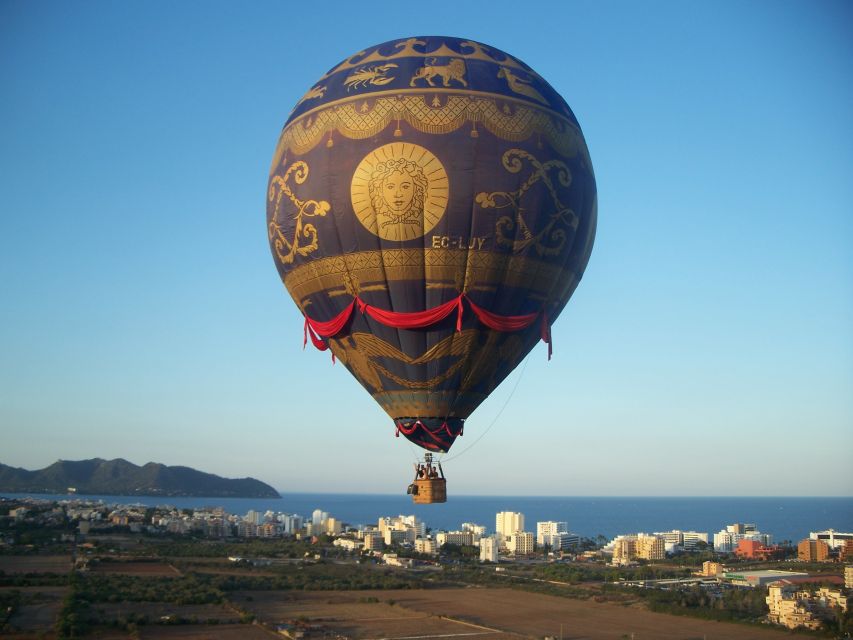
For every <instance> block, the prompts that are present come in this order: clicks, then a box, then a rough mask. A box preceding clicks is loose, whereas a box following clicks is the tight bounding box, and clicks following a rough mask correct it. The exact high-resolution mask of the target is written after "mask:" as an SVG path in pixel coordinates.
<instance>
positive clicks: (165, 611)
mask: <svg viewBox="0 0 853 640" xmlns="http://www.w3.org/2000/svg"><path fill="white" fill-rule="evenodd" d="M92 611H93V612H94V613H95V614H96V615H97V617H98V619H99V620H102V621H105V622H106V621H110V620H117V619H119V618H125V619H127V618H128V616H130V615H136V616H143V615H144V616H147V617H148V619H149V620H150V624H155V623H156V622H157V621H158V620H160V618H162V617H164V616H171V617H173V618H186V619H190V620H191V619H193V618H195V619H196V620H198V621H200V622H202V623H204V622H206V621H208V620H219V621H220V622H221V623H226V624H230V623H234V624H237V623H239V622H240V614H238V613H237V612H235V611H234V610H233V609H231V608H230V607H226V606H222V605H217V604H169V603H164V602H119V603H102V602H99V603H96V604H93V605H92Z"/></svg>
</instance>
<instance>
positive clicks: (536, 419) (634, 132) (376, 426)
mask: <svg viewBox="0 0 853 640" xmlns="http://www.w3.org/2000/svg"><path fill="white" fill-rule="evenodd" d="M416 34H446V35H452V36H460V37H466V38H470V39H474V40H479V41H481V42H485V43H487V44H491V45H493V46H495V47H498V48H500V49H503V50H505V51H507V52H509V53H511V54H513V55H515V56H516V57H519V58H521V59H522V60H524V61H525V62H527V63H528V64H530V65H531V66H532V67H534V68H535V69H536V70H537V71H538V72H539V73H540V74H541V75H542V76H543V77H545V78H546V79H547V80H548V81H549V82H550V83H551V85H552V86H554V87H555V88H556V89H557V90H558V91H559V92H560V93H561V94H562V95H563V96H564V97H565V98H566V100H567V101H568V102H569V104H570V105H571V106H572V108H573V110H574V112H575V114H576V116H577V117H578V120H579V121H580V123H581V126H582V127H583V130H584V134H585V136H586V139H587V143H588V145H589V148H590V152H591V154H592V159H593V164H594V167H595V171H596V178H597V181H598V189H599V227H598V235H597V239H596V246H595V249H594V251H593V255H592V259H591V261H590V264H589V267H588V268H587V272H586V275H585V277H584V280H583V282H582V283H581V285H580V287H579V288H578V290H577V292H576V294H575V296H574V298H573V299H572V301H571V302H570V303H569V306H568V307H567V308H566V311H565V312H564V313H563V315H562V316H561V317H560V319H559V321H558V322H557V323H556V324H555V326H554V329H553V333H554V340H555V353H554V359H553V360H551V362H547V361H546V356H545V351H544V346H542V345H540V347H537V348H536V349H535V350H534V351H533V352H532V353H531V355H530V356H529V357H528V360H527V361H526V362H525V363H524V364H522V365H521V366H520V367H519V369H518V370H517V372H516V373H514V374H512V375H511V376H510V377H509V378H508V379H507V380H506V381H505V382H504V384H503V385H502V386H501V387H500V388H499V389H498V390H497V391H496V392H495V393H494V394H493V396H492V398H490V399H489V400H488V401H487V402H486V403H485V404H484V405H482V406H481V407H480V408H479V409H478V410H477V412H476V413H475V414H474V415H473V416H472V417H471V419H470V420H469V421H468V424H467V426H466V430H465V436H464V438H462V439H461V440H459V441H458V442H457V444H456V446H455V447H454V449H453V451H452V452H451V455H450V456H449V457H448V459H449V461H448V464H447V465H446V471H447V473H448V475H449V476H450V493H451V495H452V494H453V493H454V492H455V493H457V494H538V495H848V496H849V495H853V464H851V462H850V454H851V451H853V179H851V169H853V126H852V125H853V115H851V114H853V83H851V81H850V79H851V78H853V37H851V35H853V9H852V8H851V5H850V4H849V3H846V2H828V1H817V2H808V3H807V2H798V1H794V2H792V1H784V0H783V1H778V2H716V1H715V2H690V3H686V2H671V3H670V2H650V3H644V4H641V3H631V2H553V3H538V4H526V5H525V4H519V3H517V2H494V1H492V2H471V3H460V2H431V3H429V7H428V9H426V8H425V5H424V6H421V5H415V4H412V5H411V8H409V7H408V6H406V5H401V4H397V5H387V4H381V5H380V4H372V3H326V4H324V5H312V4H310V3H308V4H305V3H302V4H296V3H285V2H278V3H272V2H270V3H264V2H255V3H250V4H248V5H247V6H240V5H238V4H237V3H226V2H189V1H188V2H181V3H166V2H147V3H142V2H137V3H117V2H103V1H92V2H78V3H64V2H55V3H54V2H40V1H36V2H24V1H10V0H5V1H4V2H3V3H0V83H2V87H3V91H2V93H3V99H2V100H0V123H2V124H1V125H0V127H2V129H0V131H2V138H0V140H2V143H0V283H2V295H0V363H2V364H0V429H2V444H0V462H3V463H5V464H11V465H14V466H22V467H25V468H30V469H34V468H41V467H43V466H46V465H47V464H50V463H51V462H53V461H55V460H56V459H59V458H64V459H82V458H90V457H96V456H98V457H103V458H113V457H124V458H127V459H129V460H131V461H132V462H135V463H137V464H143V463H145V462H148V461H150V460H153V461H158V462H163V463H166V464H184V465H189V466H194V467H197V468H200V469H203V470H205V471H209V472H213V473H218V474H220V475H225V476H230V477H242V476H248V475H251V476H254V477H258V478H260V479H262V480H265V481H267V482H269V483H271V484H272V485H274V486H275V487H276V488H278V489H280V490H284V491H328V492H338V491H365V492H382V493H394V492H397V491H401V490H404V488H405V485H406V484H407V483H408V482H409V480H410V474H411V466H410V464H411V462H412V460H413V458H414V453H415V452H414V449H413V448H412V447H411V446H409V445H408V444H407V443H406V442H405V441H404V440H403V439H395V438H394V437H393V427H392V425H391V423H390V420H389V419H388V418H387V416H386V415H385V414H384V412H382V410H381V409H379V408H378V406H376V405H375V404H374V403H373V401H372V399H371V398H370V397H369V396H368V395H367V394H366V393H365V392H364V391H363V390H362V388H361V387H360V386H359V385H358V384H357V383H356V382H355V381H354V380H352V379H351V378H350V377H349V375H348V373H347V372H346V370H345V369H344V368H343V367H340V366H335V367H332V366H331V364H330V363H329V360H328V358H327V357H326V356H325V355H321V354H318V353H316V352H313V351H305V352H303V351H302V349H301V347H302V343H301V339H302V333H301V322H300V316H299V314H298V312H297V310H296V307H295V306H294V305H293V303H292V302H291V300H290V298H289V296H288V295H287V294H286V292H285V291H284V289H283V286H282V285H281V283H280V281H279V280H278V276H277V274H276V271H275V267H274V265H273V261H272V258H271V256H270V253H269V249H268V246H267V241H266V229H265V190H266V180H267V173H268V169H269V163H270V159H271V157H272V153H273V149H274V146H275V143H276V141H277V137H278V133H279V131H280V129H281V126H282V125H283V123H284V121H285V119H286V118H287V114H288V113H289V111H290V109H291V108H292V107H293V105H294V104H295V103H296V101H297V100H298V99H299V98H300V97H301V96H302V94H303V93H304V92H305V90H306V89H307V88H309V87H310V86H312V85H313V84H314V82H315V80H316V79H317V78H319V77H320V76H321V75H322V74H323V73H324V72H325V71H326V70H327V69H329V68H330V67H332V66H333V65H334V64H336V63H337V62H338V61H340V60H341V59H343V58H344V57H346V56H349V55H351V54H353V53H355V52H356V51H358V50H360V49H362V48H364V47H367V46H370V45H372V44H377V43H379V42H384V41H387V40H391V39H394V38H398V37H406V36H410V35H416ZM482 434H485V435H484V436H483V437H482V439H480V440H479V441H477V442H476V445H475V446H473V447H472V446H471V445H472V444H473V443H474V442H475V441H476V440H477V438H478V437H479V436H480V435H482ZM469 448H470V450H468V449H469ZM453 457H456V459H455V460H451V459H450V458H453ZM497 469H500V473H495V470H497Z"/></svg>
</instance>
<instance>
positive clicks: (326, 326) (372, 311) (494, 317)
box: [302, 293, 553, 362]
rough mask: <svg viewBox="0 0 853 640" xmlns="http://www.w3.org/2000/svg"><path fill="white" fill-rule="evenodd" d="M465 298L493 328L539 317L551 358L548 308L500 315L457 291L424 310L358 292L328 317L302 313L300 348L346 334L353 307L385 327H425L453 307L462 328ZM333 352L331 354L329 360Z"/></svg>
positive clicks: (323, 345) (515, 327)
mask: <svg viewBox="0 0 853 640" xmlns="http://www.w3.org/2000/svg"><path fill="white" fill-rule="evenodd" d="M463 302H466V303H467V304H468V307H469V308H470V309H471V311H473V312H474V315H475V316H476V317H477V319H478V320H479V321H480V322H481V323H482V324H483V325H485V326H486V327H488V328H489V329H492V330H494V331H506V332H512V331H521V330H523V329H527V328H528V327H529V326H531V325H532V324H533V323H534V322H535V321H536V319H537V318H539V320H540V326H539V335H540V338H541V339H542V341H543V342H545V343H546V344H547V345H548V359H549V360H550V359H551V354H552V346H553V341H552V338H551V323H550V322H549V320H548V312H547V310H546V309H545V308H544V307H543V308H542V309H541V310H540V311H535V312H533V313H527V314H523V315H516V316H502V315H499V314H497V313H492V312H491V311H488V310H486V309H484V308H483V307H481V306H479V305H477V304H476V303H475V302H474V301H473V300H471V298H469V297H468V296H467V295H466V294H464V293H460V294H459V295H458V296H456V297H455V298H453V299H451V300H448V301H447V302H445V303H444V304H440V305H438V306H436V307H433V308H432V309H426V310H424V311H413V312H400V311H386V310H384V309H379V308H378V307H374V306H373V305H370V304H367V303H366V302H364V301H363V300H362V299H361V298H359V297H358V296H356V297H354V298H353V300H352V302H350V303H349V304H348V305H347V306H346V307H345V308H344V310H343V311H341V312H340V313H339V314H338V315H337V316H335V317H334V318H332V319H331V320H327V321H325V322H321V321H319V320H312V319H311V318H309V317H308V314H304V316H305V323H304V325H303V329H302V334H303V335H302V348H303V349H304V348H305V346H306V345H307V344H308V339H309V338H310V339H311V344H313V345H314V347H315V348H316V349H318V350H320V351H326V350H327V349H328V348H329V343H328V339H329V338H334V337H336V336H341V335H346V334H347V333H348V332H349V324H350V321H351V320H352V317H353V314H354V313H355V310H356V308H358V310H359V311H360V312H361V314H362V315H368V316H370V317H371V318H373V319H374V320H376V321H377V322H380V323H382V324H384V325H385V326H387V327H392V328H394V329H425V328H427V327H430V326H432V325H434V324H437V323H438V322H441V321H442V320H444V319H445V318H447V317H448V316H450V314H452V313H453V312H454V311H456V331H462V315H463V312H464V304H463ZM334 360H335V356H334V353H333V354H332V362H334Z"/></svg>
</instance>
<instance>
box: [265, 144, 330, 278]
mask: <svg viewBox="0 0 853 640" xmlns="http://www.w3.org/2000/svg"><path fill="white" fill-rule="evenodd" d="M291 175H292V176H293V180H294V182H296V184H303V183H304V182H305V181H306V180H307V179H308V165H307V164H306V163H305V162H303V161H302V160H299V161H297V162H294V163H293V164H292V165H290V167H289V168H288V169H287V171H285V173H284V175H283V176H273V177H272V179H271V180H270V187H269V193H268V195H267V197H268V198H269V201H270V202H273V201H274V202H275V206H274V209H273V215H272V217H271V219H270V222H269V225H268V227H267V233H268V235H269V240H270V242H272V244H273V246H274V247H275V253H276V256H278V259H279V260H280V261H281V262H282V264H291V263H292V262H293V260H294V258H295V257H296V256H297V255H300V256H306V255H308V254H309V253H312V252H314V251H315V250H316V249H317V246H318V243H317V227H315V226H314V225H313V224H311V223H310V222H303V218H313V217H318V216H319V217H323V216H325V215H326V214H327V213H328V212H329V209H330V206H329V203H328V202H326V201H325V200H300V199H299V198H297V197H296V195H295V194H294V193H293V191H292V190H291V188H290V186H289V185H288V184H287V181H288V180H289V179H290V177H291ZM284 196H287V199H288V200H289V201H290V202H291V203H292V204H293V205H294V206H295V207H296V215H295V216H294V218H295V219H296V226H295V228H294V230H293V239H292V240H288V239H287V237H286V236H285V235H284V232H283V230H282V227H281V224H279V221H278V219H279V214H280V213H281V203H282V201H283V200H284Z"/></svg>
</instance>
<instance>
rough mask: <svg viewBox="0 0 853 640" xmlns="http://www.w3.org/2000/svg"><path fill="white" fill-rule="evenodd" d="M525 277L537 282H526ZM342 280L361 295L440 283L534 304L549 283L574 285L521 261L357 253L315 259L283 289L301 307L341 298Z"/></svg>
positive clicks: (568, 276)
mask: <svg viewBox="0 0 853 640" xmlns="http://www.w3.org/2000/svg"><path fill="white" fill-rule="evenodd" d="M531 273H536V274H537V277H536V278H535V279H531V277H530V274H531ZM460 274H465V278H464V279H465V282H467V283H471V282H476V283H477V286H476V287H472V286H468V287H465V285H464V283H461V282H460ZM347 276H348V277H349V278H350V279H351V280H352V279H354V280H355V281H357V282H358V283H359V284H360V285H361V286H362V290H363V289H364V286H365V285H370V284H372V283H384V282H394V281H402V280H424V279H425V280H426V281H427V282H428V283H431V284H432V285H433V286H436V285H438V283H446V284H447V286H448V287H450V288H455V289H457V290H460V289H462V288H463V287H464V288H466V289H467V290H469V291H470V290H476V289H477V288H490V287H494V286H497V285H503V286H507V287H525V288H528V289H529V290H530V297H531V298H534V299H536V298H543V297H545V296H547V295H548V294H549V293H551V292H552V289H553V285H554V283H555V282H561V283H562V282H567V281H568V282H574V280H575V276H574V273H572V272H571V271H570V270H567V269H565V268H564V267H563V266H562V265H558V264H557V265H555V264H549V263H547V262H545V261H543V260H537V259H535V258H530V257H527V256H517V255H508V254H505V253H497V252H494V251H470V252H466V251H448V250H446V249H429V248H428V249H386V250H382V251H361V252H357V253H347V254H342V255H338V256H331V257H328V258H318V259H316V260H312V261H311V262H308V263H306V264H304V265H301V266H298V267H295V268H293V269H292V270H291V271H290V272H288V273H287V275H286V276H285V278H284V284H285V286H286V287H287V290H288V291H289V292H290V295H291V296H292V297H293V299H294V300H296V301H297V302H298V303H299V305H300V307H304V305H305V303H306V301H307V298H309V297H310V296H312V295H313V294H315V293H319V292H322V291H327V292H329V294H330V295H334V293H335V291H338V290H339V291H340V292H341V293H347V292H348V289H347V284H346V280H347ZM460 284H463V287H460V286H459V285H460Z"/></svg>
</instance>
